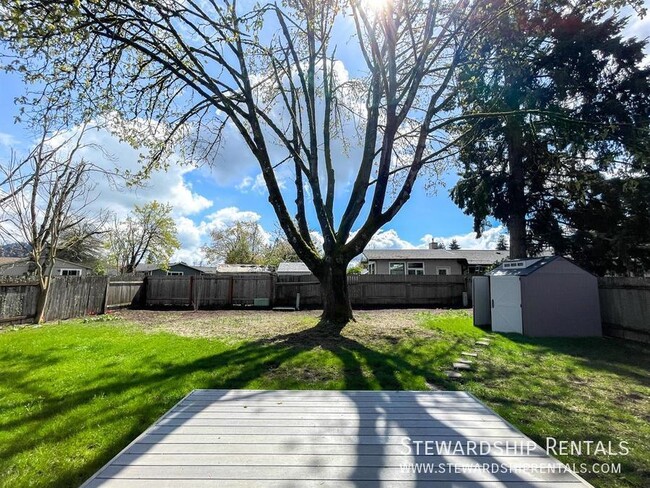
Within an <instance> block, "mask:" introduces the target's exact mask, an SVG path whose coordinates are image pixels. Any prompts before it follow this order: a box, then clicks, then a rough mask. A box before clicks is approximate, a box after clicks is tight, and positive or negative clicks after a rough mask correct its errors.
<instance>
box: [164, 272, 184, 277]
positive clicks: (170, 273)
mask: <svg viewBox="0 0 650 488" xmlns="http://www.w3.org/2000/svg"><path fill="white" fill-rule="evenodd" d="M167 276H183V272H182V271H167Z"/></svg>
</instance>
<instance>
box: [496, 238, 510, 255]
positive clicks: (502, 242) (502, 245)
mask: <svg viewBox="0 0 650 488" xmlns="http://www.w3.org/2000/svg"><path fill="white" fill-rule="evenodd" d="M507 250H508V244H507V243H506V236H504V235H503V234H501V235H500V236H499V240H498V241H497V251H507Z"/></svg>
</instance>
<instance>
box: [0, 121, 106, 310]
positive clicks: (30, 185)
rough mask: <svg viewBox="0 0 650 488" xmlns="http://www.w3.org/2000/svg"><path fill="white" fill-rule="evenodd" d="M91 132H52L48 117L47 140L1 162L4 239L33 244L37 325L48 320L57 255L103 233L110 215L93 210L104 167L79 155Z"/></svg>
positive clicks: (1, 228) (1, 233) (43, 137)
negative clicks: (19, 156) (96, 184)
mask: <svg viewBox="0 0 650 488" xmlns="http://www.w3.org/2000/svg"><path fill="white" fill-rule="evenodd" d="M85 132H86V126H83V127H82V128H81V129H80V130H78V131H77V132H75V133H74V134H73V135H72V136H70V137H67V138H62V137H60V136H57V135H52V132H51V131H49V130H48V121H47V120H45V121H44V123H43V131H42V135H41V138H40V140H39V141H38V143H37V144H36V145H35V147H34V149H33V150H32V151H31V152H30V154H29V155H28V156H27V157H26V158H24V159H22V160H19V159H17V158H12V160H11V161H10V163H9V164H7V165H0V173H1V174H2V176H1V180H2V186H1V188H2V195H3V197H2V199H3V202H2V208H3V215H4V217H3V221H2V222H1V225H0V238H1V239H2V240H4V241H6V242H8V241H15V242H19V243H27V244H28V246H29V248H30V259H31V261H32V263H33V266H34V267H35V270H34V273H35V275H36V276H37V278H38V283H39V287H40V291H41V293H40V295H39V300H38V303H37V311H36V318H35V321H36V323H40V322H42V321H43V320H44V314H45V311H46V307H47V302H48V298H49V285H50V281H51V278H52V271H53V267H54V266H53V265H54V263H55V261H56V258H57V254H58V253H59V252H60V251H62V250H65V249H66V248H67V247H70V246H73V245H76V244H78V243H79V242H81V241H83V240H85V239H88V238H91V237H93V236H96V235H97V234H99V233H101V232H102V226H103V222H104V216H103V215H102V214H101V212H100V213H96V212H93V211H91V209H90V208H89V206H90V204H91V203H92V202H93V201H94V198H95V196H94V194H93V189H94V185H93V183H92V181H91V178H90V175H91V174H92V173H93V172H95V171H100V169H99V168H98V167H96V166H95V165H94V164H93V163H91V162H89V161H87V160H86V159H84V158H82V157H80V155H79V153H80V151H81V150H82V149H83V148H87V147H88V146H87V145H85V144H83V143H82V139H83V136H84V134H85ZM71 235H74V239H70V238H69V236H71ZM66 236H67V237H66Z"/></svg>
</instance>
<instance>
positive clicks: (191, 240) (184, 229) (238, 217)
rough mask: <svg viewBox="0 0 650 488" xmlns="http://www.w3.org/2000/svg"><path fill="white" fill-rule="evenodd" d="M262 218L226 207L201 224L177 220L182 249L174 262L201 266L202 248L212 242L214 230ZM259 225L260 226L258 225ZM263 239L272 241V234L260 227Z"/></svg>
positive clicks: (256, 214)
mask: <svg viewBox="0 0 650 488" xmlns="http://www.w3.org/2000/svg"><path fill="white" fill-rule="evenodd" d="M261 218H262V216H261V215H260V214H258V213H257V212H252V211H250V210H240V209H239V208H237V207H224V208H221V209H219V210H217V211H216V212H213V213H211V214H209V215H206V216H205V217H204V218H203V219H201V221H200V222H198V223H197V222H194V221H193V220H192V219H190V218H187V217H179V218H177V219H176V229H177V231H178V239H179V240H180V242H181V249H180V250H179V251H178V252H176V253H175V254H174V256H172V261H183V262H186V263H188V264H199V263H202V262H204V261H205V260H204V256H203V253H202V251H201V247H202V246H203V245H205V244H208V243H209V242H210V233H211V232H212V231H213V230H223V229H227V228H228V227H230V226H231V225H233V224H234V223H235V222H239V221H247V222H259V220H260V219H261ZM258 225H259V224H258ZM259 229H260V232H261V234H262V238H263V239H264V240H265V241H267V242H268V241H270V239H271V234H270V233H269V232H267V231H266V230H265V229H264V228H263V227H262V226H261V225H259Z"/></svg>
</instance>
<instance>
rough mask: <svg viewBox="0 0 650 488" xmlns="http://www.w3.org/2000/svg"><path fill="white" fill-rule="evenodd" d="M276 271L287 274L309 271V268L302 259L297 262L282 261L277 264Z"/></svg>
mask: <svg viewBox="0 0 650 488" xmlns="http://www.w3.org/2000/svg"><path fill="white" fill-rule="evenodd" d="M276 271H277V272H278V273H287V274H292V273H305V274H307V273H311V271H310V270H309V268H308V267H307V265H306V264H305V263H303V262H302V261H297V262H284V263H280V264H278V269H277V270H276Z"/></svg>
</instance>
